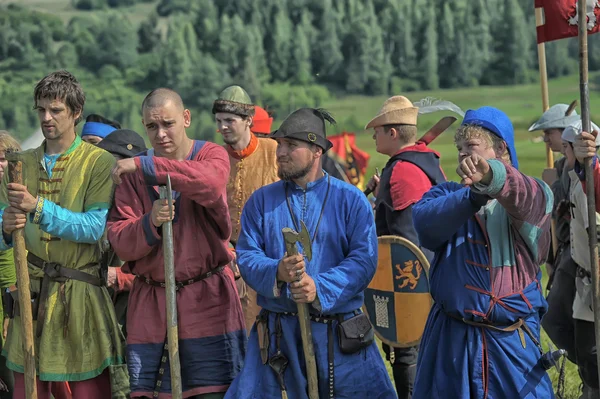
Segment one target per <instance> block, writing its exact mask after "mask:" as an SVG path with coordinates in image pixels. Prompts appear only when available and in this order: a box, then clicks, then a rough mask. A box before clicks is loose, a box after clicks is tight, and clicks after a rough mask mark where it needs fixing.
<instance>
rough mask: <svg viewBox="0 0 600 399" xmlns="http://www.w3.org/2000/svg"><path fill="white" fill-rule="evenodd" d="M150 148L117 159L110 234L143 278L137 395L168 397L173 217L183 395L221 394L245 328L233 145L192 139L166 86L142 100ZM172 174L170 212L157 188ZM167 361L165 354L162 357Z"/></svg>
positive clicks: (132, 305)
mask: <svg viewBox="0 0 600 399" xmlns="http://www.w3.org/2000/svg"><path fill="white" fill-rule="evenodd" d="M142 114H143V119H142V121H143V124H144V127H145V129H146V133H147V134H148V138H149V139H150V143H151V144H152V147H153V148H152V149H150V150H149V151H147V152H146V153H143V154H142V155H140V156H136V157H134V158H129V159H123V160H120V161H118V162H117V165H116V166H115V169H114V170H113V179H114V180H115V182H116V183H117V184H118V186H117V189H116V191H115V206H114V208H113V209H112V211H111V214H110V217H109V222H108V238H109V240H110V243H111V246H112V248H113V249H114V251H115V253H116V255H117V256H118V257H119V258H120V259H121V260H122V261H124V262H127V264H126V266H125V267H126V268H127V269H128V270H129V271H130V272H132V273H133V274H135V275H136V276H137V278H136V279H135V281H134V283H133V287H132V289H131V292H130V294H129V306H128V310H127V361H128V367H129V373H130V375H131V379H130V381H131V391H132V392H131V397H132V398H139V397H154V396H153V395H156V397H158V398H170V397H171V375H170V372H169V365H168V363H167V361H166V359H168V356H167V353H166V352H164V349H165V344H166V338H167V320H166V293H165V283H164V282H165V268H164V257H163V241H162V238H163V237H162V225H163V223H165V222H168V221H170V220H172V221H173V238H174V245H173V247H174V263H175V280H176V286H177V293H176V298H177V303H176V305H177V319H178V322H179V323H178V324H179V326H178V329H179V355H180V364H181V379H182V381H181V385H182V386H183V397H184V398H189V397H199V398H202V399H213V398H221V397H223V395H224V392H225V391H226V390H227V388H228V387H229V384H230V383H231V381H232V380H233V379H234V378H235V376H236V375H237V374H238V372H239V370H240V369H241V367H242V362H243V359H244V353H245V347H246V339H247V338H246V331H245V328H244V316H243V313H242V307H241V304H240V301H239V298H238V294H237V290H236V288H235V281H234V277H233V272H232V270H231V269H230V268H229V267H226V266H227V265H228V264H229V262H230V261H231V260H232V258H233V256H232V255H231V252H230V251H229V249H228V247H227V243H228V240H229V236H230V235H231V220H230V218H229V209H228V207H227V194H226V185H227V179H228V177H229V159H228V156H227V151H226V150H225V149H224V148H223V147H221V146H219V145H217V144H214V143H209V142H205V141H197V140H192V139H190V138H189V137H188V136H187V134H186V128H188V127H189V126H190V123H191V114H190V111H189V110H188V109H185V107H184V105H183V102H182V100H181V97H180V96H179V94H177V93H176V92H174V91H173V90H170V89H164V88H161V89H156V90H153V91H152V92H150V93H149V94H148V95H147V96H146V98H145V99H144V102H143V103H142ZM167 175H169V176H170V179H171V183H172V189H173V191H174V199H175V203H174V208H175V211H174V218H171V213H170V212H169V207H168V201H167V200H161V199H159V192H158V189H157V186H159V185H164V184H166V181H167ZM162 359H164V360H162Z"/></svg>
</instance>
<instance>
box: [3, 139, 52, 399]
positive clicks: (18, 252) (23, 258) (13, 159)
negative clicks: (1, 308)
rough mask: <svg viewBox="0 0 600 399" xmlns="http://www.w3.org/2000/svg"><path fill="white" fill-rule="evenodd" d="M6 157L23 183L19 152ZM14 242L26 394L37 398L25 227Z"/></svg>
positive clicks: (11, 172) (10, 173)
mask: <svg viewBox="0 0 600 399" xmlns="http://www.w3.org/2000/svg"><path fill="white" fill-rule="evenodd" d="M6 158H7V159H8V177H9V180H10V182H11V183H17V184H23V162H21V161H20V160H19V158H18V153H16V152H13V151H8V150H7V151H6ZM12 242H13V248H14V250H13V256H14V260H15V268H16V270H17V286H18V292H19V311H20V320H21V338H22V340H23V358H24V363H25V396H26V397H27V399H37V386H36V380H35V377H36V375H35V374H36V373H35V344H34V341H33V317H32V312H31V291H30V290H29V268H28V266H27V249H26V248H25V232H24V230H23V229H17V230H15V231H13V233H12ZM43 322H44V321H43V320H38V323H43Z"/></svg>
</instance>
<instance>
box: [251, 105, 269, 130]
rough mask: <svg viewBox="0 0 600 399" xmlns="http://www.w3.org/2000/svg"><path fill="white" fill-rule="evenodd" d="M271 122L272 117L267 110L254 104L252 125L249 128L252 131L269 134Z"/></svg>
mask: <svg viewBox="0 0 600 399" xmlns="http://www.w3.org/2000/svg"><path fill="white" fill-rule="evenodd" d="M272 124H273V118H272V117H270V116H269V114H268V112H267V111H266V110H265V109H264V108H261V107H259V106H258V105H255V106H254V119H253V120H252V126H251V127H250V130H251V131H252V132H253V133H259V134H269V133H271V125H272Z"/></svg>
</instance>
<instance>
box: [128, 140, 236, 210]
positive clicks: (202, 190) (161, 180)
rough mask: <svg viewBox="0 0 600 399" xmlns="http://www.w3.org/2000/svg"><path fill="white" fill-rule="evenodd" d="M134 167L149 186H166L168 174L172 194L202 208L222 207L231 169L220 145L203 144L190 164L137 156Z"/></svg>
mask: <svg viewBox="0 0 600 399" xmlns="http://www.w3.org/2000/svg"><path fill="white" fill-rule="evenodd" d="M135 164H136V165H137V167H138V171H139V173H141V176H143V177H142V178H143V179H144V181H145V182H146V184H148V185H151V186H157V185H164V184H166V183H167V174H169V175H170V177H171V185H172V187H173V190H175V191H177V192H179V193H181V194H183V195H184V196H186V197H188V198H190V199H192V201H194V202H196V203H198V204H199V205H202V206H203V207H205V208H214V207H220V206H222V204H221V202H222V199H223V195H224V193H225V189H226V187H227V181H228V179H229V168H230V166H229V156H228V155H227V150H225V149H224V148H223V147H221V146H220V145H217V144H214V143H209V142H206V143H204V145H203V147H202V149H201V150H200V152H199V153H198V156H197V157H196V159H193V160H189V161H176V160H170V159H167V158H163V157H153V156H139V157H136V158H135ZM225 198H226V197H225Z"/></svg>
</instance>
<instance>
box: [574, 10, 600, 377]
mask: <svg viewBox="0 0 600 399" xmlns="http://www.w3.org/2000/svg"><path fill="white" fill-rule="evenodd" d="M578 7H579V8H578V9H579V94H580V96H581V123H582V128H583V131H584V132H590V127H591V123H590V102H589V100H590V93H589V88H588V41H587V15H586V13H585V12H584V11H583V10H585V9H586V2H585V0H578ZM584 165H585V185H586V187H585V188H586V195H587V211H588V226H589V227H588V242H589V246H590V261H591V266H592V285H593V289H594V323H595V325H594V327H595V332H596V334H595V335H596V344H598V343H600V276H599V274H598V273H599V271H600V270H599V269H600V267H599V265H598V239H597V238H596V233H597V231H596V230H597V229H596V227H597V226H596V193H595V191H594V170H593V168H592V157H588V158H586V159H585V161H584ZM596 356H597V361H598V364H600V351H596ZM597 372H598V375H599V376H600V368H599V369H598V371H597Z"/></svg>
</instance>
